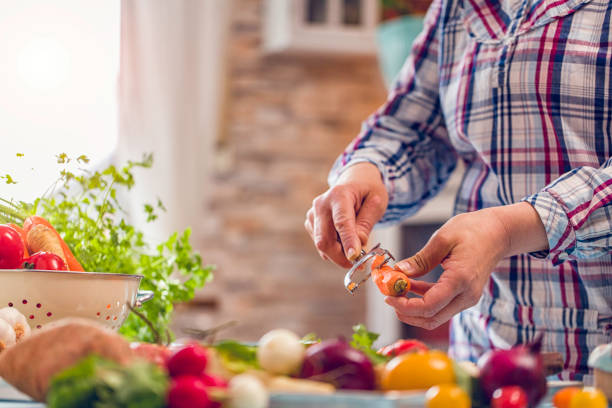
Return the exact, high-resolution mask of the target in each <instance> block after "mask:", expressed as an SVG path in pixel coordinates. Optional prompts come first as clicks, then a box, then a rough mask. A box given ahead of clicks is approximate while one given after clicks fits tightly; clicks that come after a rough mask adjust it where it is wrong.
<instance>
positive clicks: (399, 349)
mask: <svg viewBox="0 0 612 408" xmlns="http://www.w3.org/2000/svg"><path fill="white" fill-rule="evenodd" d="M428 350H429V349H428V348H427V346H426V345H425V344H424V343H422V342H420V341H418V340H414V339H407V340H398V341H396V342H395V343H393V344H389V345H388V346H385V347H383V348H381V349H380V350H378V354H382V355H383V356H387V357H395V356H399V355H400V354H404V353H413V352H415V351H428Z"/></svg>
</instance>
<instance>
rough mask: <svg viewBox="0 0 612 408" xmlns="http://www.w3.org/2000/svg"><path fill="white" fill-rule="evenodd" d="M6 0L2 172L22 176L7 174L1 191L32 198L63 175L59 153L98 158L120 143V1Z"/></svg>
mask: <svg viewBox="0 0 612 408" xmlns="http://www.w3.org/2000/svg"><path fill="white" fill-rule="evenodd" d="M0 4H1V5H2V13H0V56H1V57H0V58H1V60H0V140H1V141H2V147H0V163H2V164H1V166H0V173H1V174H2V175H4V174H6V173H9V174H11V175H12V176H14V177H15V178H16V179H17V180H18V181H19V183H18V184H16V185H10V186H8V185H6V184H5V183H4V182H3V180H0V197H4V198H7V197H13V198H16V199H22V200H32V199H33V198H34V197H37V196H39V195H41V194H43V193H44V192H45V190H46V189H47V188H48V187H49V186H50V185H51V184H52V182H53V181H54V180H55V179H56V178H57V176H58V170H59V169H58V168H57V165H56V163H55V158H54V155H56V154H59V153H62V152H65V153H67V154H69V155H73V156H74V155H81V154H86V155H88V156H89V157H90V158H91V159H92V162H91V163H90V164H93V165H95V164H97V163H100V162H101V161H103V160H107V159H108V157H109V156H110V155H111V153H112V152H113V150H114V149H115V145H116V143H117V135H118V129H117V128H118V119H117V117H118V109H117V78H118V73H119V36H120V3H119V0H105V1H83V0H54V1H52V2H47V1H43V2H41V1H39V0H20V1H10V0H4V1H1V2H0ZM16 153H24V154H25V157H24V158H21V159H20V158H17V157H16ZM32 167H34V171H32V170H31V168H32Z"/></svg>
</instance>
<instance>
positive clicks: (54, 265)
mask: <svg viewBox="0 0 612 408" xmlns="http://www.w3.org/2000/svg"><path fill="white" fill-rule="evenodd" d="M23 267H24V268H26V269H37V270H40V271H67V270H68V266H67V265H66V262H64V260H63V259H62V258H60V257H59V256H57V255H55V254H52V253H51V252H36V253H35V254H34V255H32V256H30V257H29V258H26V259H24V260H23Z"/></svg>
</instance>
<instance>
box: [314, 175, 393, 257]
mask: <svg viewBox="0 0 612 408" xmlns="http://www.w3.org/2000/svg"><path fill="white" fill-rule="evenodd" d="M388 201H389V199H388V195H387V190H386V188H385V185H384V183H383V181H382V177H381V174H380V171H379V170H378V168H377V167H376V166H375V165H373V164H371V163H358V164H355V165H352V166H351V167H349V168H348V169H346V170H345V171H344V172H343V173H342V174H341V175H340V177H339V178H338V182H337V183H336V184H335V185H334V186H333V187H332V188H330V189H329V190H327V191H326V192H325V193H323V194H321V195H320V196H318V197H316V198H315V199H314V200H313V202H312V207H311V208H310V209H309V210H308V212H307V213H306V221H305V222H304V227H305V228H306V231H308V233H309V234H310V237H311V238H312V240H313V241H314V244H315V246H316V248H317V250H318V251H319V255H321V257H322V258H323V259H331V260H332V261H334V262H335V263H336V264H338V265H340V266H342V267H345V268H349V267H350V266H351V262H350V261H351V260H353V259H355V257H357V255H358V254H359V253H360V251H361V247H362V246H363V245H365V244H366V243H367V241H368V237H369V235H370V232H371V231H372V228H373V227H374V224H376V222H378V220H380V218H381V217H382V216H383V214H384V213H385V210H386V209H387V203H388Z"/></svg>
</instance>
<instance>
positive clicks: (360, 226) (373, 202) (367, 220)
mask: <svg viewBox="0 0 612 408" xmlns="http://www.w3.org/2000/svg"><path fill="white" fill-rule="evenodd" d="M385 207H386V204H385V200H384V199H383V198H382V197H380V196H379V195H375V194H368V195H367V196H366V197H365V199H364V201H363V203H362V204H361V207H360V208H359V211H358V213H357V219H356V220H355V228H356V230H357V236H358V237H359V239H360V240H361V244H362V245H365V244H367V242H368V238H369V236H370V233H371V232H372V228H374V225H375V224H376V223H377V222H378V221H380V219H381V218H382V216H383V214H384V213H385V210H386V208H385Z"/></svg>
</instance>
